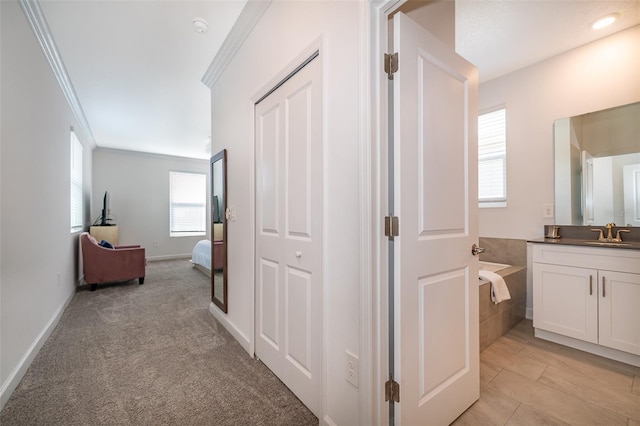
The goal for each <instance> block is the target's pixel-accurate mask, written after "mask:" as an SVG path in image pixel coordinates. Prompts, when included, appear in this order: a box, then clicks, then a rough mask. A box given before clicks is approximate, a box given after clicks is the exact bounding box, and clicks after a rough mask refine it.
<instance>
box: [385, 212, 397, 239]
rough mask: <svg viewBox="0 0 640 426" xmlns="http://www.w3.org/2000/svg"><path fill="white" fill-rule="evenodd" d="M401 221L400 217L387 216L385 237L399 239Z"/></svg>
mask: <svg viewBox="0 0 640 426" xmlns="http://www.w3.org/2000/svg"><path fill="white" fill-rule="evenodd" d="M399 231H400V220H399V219H398V216H385V218H384V235H385V237H397V236H398V235H400V232H399Z"/></svg>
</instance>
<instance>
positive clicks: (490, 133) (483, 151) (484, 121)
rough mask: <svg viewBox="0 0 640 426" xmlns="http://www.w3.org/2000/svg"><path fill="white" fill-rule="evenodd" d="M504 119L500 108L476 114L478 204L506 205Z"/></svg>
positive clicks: (504, 116)
mask: <svg viewBox="0 0 640 426" xmlns="http://www.w3.org/2000/svg"><path fill="white" fill-rule="evenodd" d="M506 135H507V120H506V109H505V108H500V109H497V110H493V111H491V112H488V113H485V114H480V115H479V116H478V201H479V203H480V207H505V206H506V205H507V137H506Z"/></svg>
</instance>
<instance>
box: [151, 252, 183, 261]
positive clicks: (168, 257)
mask: <svg viewBox="0 0 640 426" xmlns="http://www.w3.org/2000/svg"><path fill="white" fill-rule="evenodd" d="M174 259H191V253H186V254H169V255H166V256H148V257H147V262H155V261H157V260H174Z"/></svg>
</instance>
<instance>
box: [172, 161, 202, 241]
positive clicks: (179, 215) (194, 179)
mask: <svg viewBox="0 0 640 426" xmlns="http://www.w3.org/2000/svg"><path fill="white" fill-rule="evenodd" d="M206 192H207V175H206V174H204V173H187V172H174V171H171V172H169V203H170V206H169V236H171V237H187V236H195V235H206V231H207V228H206V221H207V194H206Z"/></svg>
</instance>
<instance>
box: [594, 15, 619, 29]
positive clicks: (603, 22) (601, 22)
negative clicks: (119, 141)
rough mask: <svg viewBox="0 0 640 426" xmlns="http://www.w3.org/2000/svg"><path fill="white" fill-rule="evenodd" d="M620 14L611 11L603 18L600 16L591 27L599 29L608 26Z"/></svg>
mask: <svg viewBox="0 0 640 426" xmlns="http://www.w3.org/2000/svg"><path fill="white" fill-rule="evenodd" d="M618 16H620V14H618V13H611V14H609V15H605V16H603V17H602V18H598V19H596V20H595V21H594V22H593V24H591V28H592V29H594V30H599V29H601V28H604V27H608V26H609V25H611V24H613V23H614V22H615V21H616V19H618Z"/></svg>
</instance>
